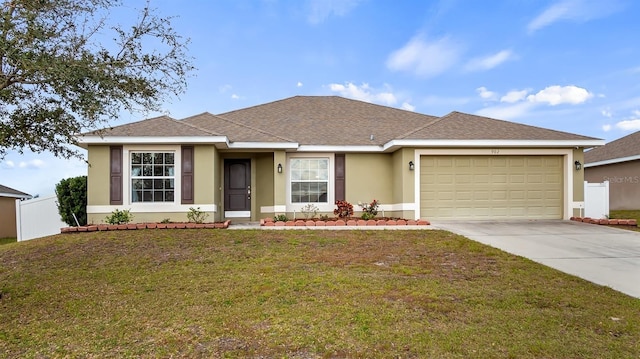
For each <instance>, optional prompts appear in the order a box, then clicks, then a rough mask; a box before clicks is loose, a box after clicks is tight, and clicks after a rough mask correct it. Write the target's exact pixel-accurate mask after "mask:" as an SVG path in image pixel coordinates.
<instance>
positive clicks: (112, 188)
mask: <svg viewBox="0 0 640 359" xmlns="http://www.w3.org/2000/svg"><path fill="white" fill-rule="evenodd" d="M109 149H110V151H109V152H110V155H109V162H110V165H109V168H110V169H109V176H110V182H109V183H110V184H109V203H110V204H112V205H121V204H122V167H123V166H122V165H123V163H122V162H123V161H122V146H111V147H109Z"/></svg>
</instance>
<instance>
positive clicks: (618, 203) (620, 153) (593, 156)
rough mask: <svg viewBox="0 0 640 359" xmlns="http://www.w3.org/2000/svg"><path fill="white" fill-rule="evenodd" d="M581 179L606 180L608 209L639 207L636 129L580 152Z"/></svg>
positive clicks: (639, 162)
mask: <svg viewBox="0 0 640 359" xmlns="http://www.w3.org/2000/svg"><path fill="white" fill-rule="evenodd" d="M584 161H585V166H584V167H585V169H584V179H585V181H587V182H594V183H599V182H604V181H609V209H612V210H617V209H640V131H638V132H634V133H632V134H630V135H628V136H625V137H622V138H619V139H617V140H615V141H612V142H609V143H607V144H606V145H604V146H602V147H598V148H594V149H592V150H590V151H587V152H585V154H584Z"/></svg>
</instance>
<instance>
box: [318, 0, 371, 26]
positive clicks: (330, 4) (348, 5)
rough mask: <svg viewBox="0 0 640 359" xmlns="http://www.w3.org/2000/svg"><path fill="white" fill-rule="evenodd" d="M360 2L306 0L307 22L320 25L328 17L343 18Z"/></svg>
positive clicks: (350, 0)
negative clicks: (307, 9)
mask: <svg viewBox="0 0 640 359" xmlns="http://www.w3.org/2000/svg"><path fill="white" fill-rule="evenodd" d="M360 1H361V0H339V1H333V0H308V1H307V6H308V8H309V15H308V17H307V21H309V23H311V24H314V25H316V24H320V23H322V22H324V21H325V20H326V19H328V18H329V17H330V16H332V15H333V16H339V17H341V16H345V15H347V14H348V13H349V12H350V11H351V10H353V9H355V8H356V6H358V3H360Z"/></svg>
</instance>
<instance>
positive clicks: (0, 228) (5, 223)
mask: <svg viewBox="0 0 640 359" xmlns="http://www.w3.org/2000/svg"><path fill="white" fill-rule="evenodd" d="M16 233H17V232H16V199H15V198H13V197H0V238H15V237H16Z"/></svg>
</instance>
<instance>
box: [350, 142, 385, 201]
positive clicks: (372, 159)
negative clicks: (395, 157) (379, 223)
mask: <svg viewBox="0 0 640 359" xmlns="http://www.w3.org/2000/svg"><path fill="white" fill-rule="evenodd" d="M345 179H346V184H345V195H346V200H347V201H348V202H350V203H351V204H353V205H354V209H359V207H357V206H356V204H357V203H358V202H371V201H372V200H373V199H377V200H378V201H380V203H383V204H390V203H392V202H393V191H392V190H391V188H393V161H392V156H391V155H390V154H370V153H347V154H346V155H345Z"/></svg>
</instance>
